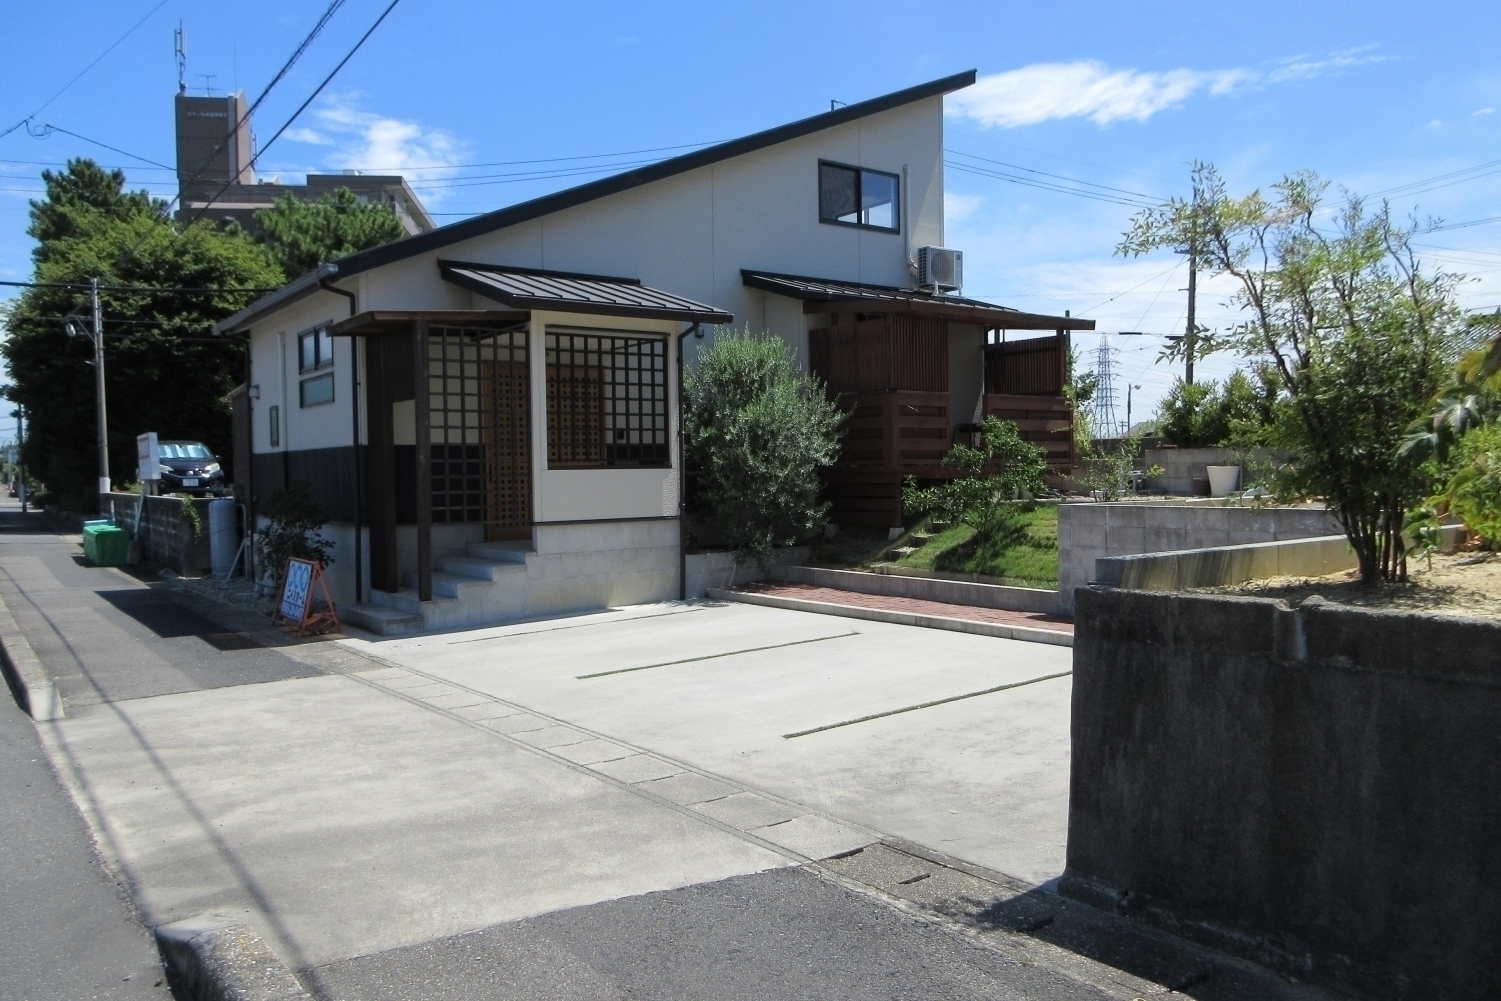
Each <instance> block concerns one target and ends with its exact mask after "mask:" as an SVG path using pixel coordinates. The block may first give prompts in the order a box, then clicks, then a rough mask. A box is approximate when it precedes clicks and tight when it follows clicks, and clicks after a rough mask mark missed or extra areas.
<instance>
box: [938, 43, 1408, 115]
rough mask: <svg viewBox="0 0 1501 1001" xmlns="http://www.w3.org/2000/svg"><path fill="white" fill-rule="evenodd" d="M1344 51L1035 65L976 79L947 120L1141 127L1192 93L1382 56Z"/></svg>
mask: <svg viewBox="0 0 1501 1001" xmlns="http://www.w3.org/2000/svg"><path fill="white" fill-rule="evenodd" d="M1363 51H1364V50H1358V49H1348V50H1342V51H1340V52H1336V53H1334V54H1332V55H1330V56H1328V57H1326V58H1323V59H1310V58H1307V57H1305V56H1295V57H1292V58H1290V59H1285V60H1283V61H1282V62H1281V63H1279V64H1278V65H1276V66H1275V67H1273V68H1272V69H1269V70H1256V69H1245V68H1240V69H1221V70H1194V69H1171V70H1161V71H1158V70H1136V69H1112V68H1111V67H1109V66H1106V65H1105V64H1104V63H1102V62H1099V61H1097V60H1093V59H1086V60H1079V61H1076V62H1071V63H1036V64H1034V65H1031V66H1023V67H1022V68H1020V69H1014V70H1007V71H1006V72H1004V73H994V74H991V75H990V76H985V77H981V78H980V79H979V80H978V81H977V82H976V83H975V85H974V86H973V87H969V88H966V89H965V90H961V91H958V92H957V93H954V94H951V95H949V97H948V104H947V110H948V112H949V113H950V114H952V115H955V116H958V117H963V118H970V119H973V120H974V121H976V122H979V123H980V124H981V125H986V126H990V127H994V128H1003V129H1014V128H1019V127H1021V126H1024V125H1037V124H1039V123H1040V122H1046V121H1051V120H1054V119H1063V118H1088V119H1089V120H1091V121H1093V122H1094V123H1095V124H1096V125H1109V124H1111V123H1112V122H1120V121H1134V122H1144V121H1146V120H1147V119H1149V118H1151V117H1152V116H1153V115H1155V114H1157V113H1158V112H1161V111H1167V110H1169V109H1171V108H1176V107H1178V106H1179V105H1181V104H1183V102H1185V101H1187V100H1188V99H1189V98H1190V97H1193V96H1194V95H1196V94H1201V93H1202V94H1209V95H1212V96H1219V95H1223V94H1230V93H1234V92H1238V91H1244V90H1250V89H1253V88H1256V87H1260V86H1265V85H1267V84H1274V83H1287V82H1291V81H1294V80H1307V79H1311V78H1313V77H1316V76H1322V75H1324V74H1328V73H1333V72H1338V71H1340V70H1343V69H1347V68H1349V67H1351V66H1356V65H1359V64H1361V63H1368V62H1376V61H1379V59H1380V58H1381V57H1378V56H1373V55H1363V54H1361V53H1362V52H1363Z"/></svg>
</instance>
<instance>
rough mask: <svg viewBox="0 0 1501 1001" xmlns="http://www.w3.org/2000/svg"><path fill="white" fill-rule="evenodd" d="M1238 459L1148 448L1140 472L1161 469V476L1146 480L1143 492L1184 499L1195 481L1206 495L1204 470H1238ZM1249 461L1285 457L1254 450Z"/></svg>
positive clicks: (1217, 451)
mask: <svg viewBox="0 0 1501 1001" xmlns="http://www.w3.org/2000/svg"><path fill="white" fill-rule="evenodd" d="M1242 456H1243V453H1240V452H1237V451H1235V450H1234V449H1229V448H1148V449H1145V450H1143V452H1142V467H1141V468H1143V469H1150V468H1152V467H1153V466H1161V467H1162V475H1161V476H1154V477H1151V478H1149V479H1148V480H1147V489H1148V490H1150V491H1151V492H1153V493H1159V494H1181V495H1184V496H1188V495H1190V494H1193V493H1194V481H1195V480H1201V481H1203V482H1204V489H1205V490H1206V491H1207V489H1208V480H1209V472H1208V470H1207V468H1206V467H1208V466H1239V465H1242V463H1241V458H1242ZM1250 460H1251V462H1253V463H1255V464H1257V465H1262V464H1264V463H1266V462H1285V461H1286V460H1287V455H1286V453H1283V452H1276V451H1273V450H1272V449H1268V448H1258V449H1256V450H1254V451H1253V452H1252V453H1250ZM1245 476H1246V471H1245V470H1244V469H1242V470H1241V478H1242V480H1244V478H1245Z"/></svg>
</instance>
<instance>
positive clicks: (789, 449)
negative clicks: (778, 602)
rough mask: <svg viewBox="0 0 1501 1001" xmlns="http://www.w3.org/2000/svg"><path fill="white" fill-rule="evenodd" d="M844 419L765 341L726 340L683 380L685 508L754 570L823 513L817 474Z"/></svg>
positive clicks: (756, 337)
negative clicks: (752, 562)
mask: <svg viewBox="0 0 1501 1001" xmlns="http://www.w3.org/2000/svg"><path fill="white" fill-rule="evenodd" d="M843 421H844V416H843V414H842V413H840V411H839V409H838V408H837V407H836V406H835V405H834V404H833V403H832V402H830V401H829V400H828V399H827V398H825V396H824V391H823V385H822V384H821V383H820V382H819V381H818V380H817V379H816V378H814V377H812V376H808V375H803V374H801V373H800V372H798V371H797V368H796V366H795V365H794V364H793V360H792V352H791V351H790V350H789V349H788V347H787V345H786V343H785V342H784V341H782V340H781V338H779V337H774V336H772V335H770V334H752V333H751V332H750V331H749V330H745V331H743V332H738V333H736V332H726V333H722V334H720V335H719V336H717V337H716V338H715V339H714V341H713V343H712V345H711V346H710V347H709V348H708V349H707V350H705V351H703V352H700V354H699V358H698V364H697V365H696V366H695V367H694V368H693V369H690V370H689V371H688V372H687V373H685V375H684V385H683V430H684V444H685V447H686V456H687V462H688V468H689V475H690V480H689V482H690V483H691V484H692V487H693V489H692V493H691V496H690V498H689V500H690V503H691V505H692V506H693V507H694V508H695V509H696V510H700V511H703V512H705V513H706V514H708V515H709V516H710V517H712V518H713V519H714V520H715V521H716V522H717V523H718V525H719V526H720V528H721V529H722V530H723V532H724V535H725V538H726V540H727V541H728V543H729V545H730V547H731V548H732V549H734V550H735V554H736V558H737V559H739V560H744V559H745V558H746V557H754V558H755V559H756V560H757V561H758V562H764V561H765V559H766V557H767V556H768V555H769V553H770V552H771V548H772V546H774V545H777V544H791V543H794V542H797V541H799V540H801V539H804V538H807V537H808V535H809V534H810V533H812V532H814V531H816V530H817V529H818V527H819V525H820V524H822V522H823V519H824V517H825V515H826V514H827V513H828V508H829V505H828V504H827V503H825V502H824V501H823V500H822V499H821V493H822V484H821V482H820V480H819V470H820V469H822V468H824V467H827V466H830V465H833V463H834V460H835V459H836V458H837V457H838V455H839V433H840V427H841V425H842V424H843Z"/></svg>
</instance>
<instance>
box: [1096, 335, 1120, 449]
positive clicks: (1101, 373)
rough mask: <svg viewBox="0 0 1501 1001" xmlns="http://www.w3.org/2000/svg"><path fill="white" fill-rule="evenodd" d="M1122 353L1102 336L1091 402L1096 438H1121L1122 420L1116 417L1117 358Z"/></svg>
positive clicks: (1097, 352) (1097, 355)
mask: <svg viewBox="0 0 1501 1001" xmlns="http://www.w3.org/2000/svg"><path fill="white" fill-rule="evenodd" d="M1119 353H1120V351H1119V349H1117V348H1112V347H1111V346H1110V341H1109V339H1108V338H1107V337H1106V336H1105V335H1104V334H1101V335H1100V346H1099V347H1098V348H1096V349H1095V362H1094V374H1095V380H1096V382H1095V389H1094V397H1093V399H1092V400H1091V401H1090V403H1091V406H1090V413H1089V422H1090V425H1091V426H1092V427H1093V428H1094V433H1095V437H1096V438H1113V437H1121V436H1122V429H1121V425H1120V419H1119V418H1118V417H1116V415H1115V356H1116V355H1117V354H1119Z"/></svg>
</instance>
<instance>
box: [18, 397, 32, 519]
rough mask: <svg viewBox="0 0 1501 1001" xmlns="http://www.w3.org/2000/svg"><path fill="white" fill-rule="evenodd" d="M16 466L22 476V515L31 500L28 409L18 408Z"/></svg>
mask: <svg viewBox="0 0 1501 1001" xmlns="http://www.w3.org/2000/svg"><path fill="white" fill-rule="evenodd" d="M16 441H17V442H18V444H17V446H16V466H17V467H18V469H17V471H18V472H19V473H20V474H21V485H20V487H19V488H18V489H19V490H20V492H21V513H22V514H25V513H26V502H27V500H29V499H30V498H28V497H27V496H26V408H25V407H17V408H16Z"/></svg>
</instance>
